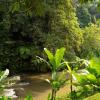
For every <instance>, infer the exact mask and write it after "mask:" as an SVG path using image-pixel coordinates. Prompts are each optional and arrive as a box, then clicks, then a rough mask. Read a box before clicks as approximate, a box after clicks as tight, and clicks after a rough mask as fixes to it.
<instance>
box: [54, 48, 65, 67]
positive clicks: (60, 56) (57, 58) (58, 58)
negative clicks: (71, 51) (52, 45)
mask: <svg viewBox="0 0 100 100" xmlns="http://www.w3.org/2000/svg"><path fill="white" fill-rule="evenodd" d="M64 52H65V48H60V49H57V51H56V54H55V62H56V66H57V67H59V65H60V63H61V61H62V60H63V56H64Z"/></svg>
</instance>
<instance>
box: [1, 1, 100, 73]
mask: <svg viewBox="0 0 100 100" xmlns="http://www.w3.org/2000/svg"><path fill="white" fill-rule="evenodd" d="M87 1H89V0H79V1H78V0H0V69H1V70H4V69H6V68H8V69H9V70H10V72H11V74H15V73H17V72H25V71H26V72H28V71H29V72H31V71H32V72H47V71H49V70H50V69H49V68H47V67H46V64H45V63H41V62H40V61H39V60H38V59H37V58H36V56H40V57H43V58H46V56H45V55H44V51H43V49H44V47H45V48H49V49H50V50H51V51H53V52H54V51H55V50H56V49H57V48H60V47H65V48H66V52H65V58H66V59H67V60H68V61H73V60H75V59H76V57H77V56H78V57H80V58H85V59H90V58H91V57H93V56H97V57H100V20H99V18H100V13H99V12H98V11H100V7H99V5H100V3H99V0H95V1H94V2H87ZM90 1H92V0H90ZM84 2H87V4H84Z"/></svg>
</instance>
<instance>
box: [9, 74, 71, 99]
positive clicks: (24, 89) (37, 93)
mask: <svg viewBox="0 0 100 100" xmlns="http://www.w3.org/2000/svg"><path fill="white" fill-rule="evenodd" d="M45 79H50V74H36V75H21V80H20V81H19V82H17V83H16V85H15V86H13V87H11V88H14V90H15V92H16V96H18V98H16V99H13V100H19V98H22V100H24V99H23V98H25V97H26V96H27V95H32V96H33V100H47V97H48V94H49V93H51V87H50V85H49V83H48V82H46V81H45ZM69 91H70V89H69V86H68V85H67V86H64V87H63V88H61V89H60V90H59V91H58V93H57V95H58V96H63V95H64V94H66V92H67V93H68V92H69Z"/></svg>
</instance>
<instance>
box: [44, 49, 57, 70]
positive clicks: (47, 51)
mask: <svg viewBox="0 0 100 100" xmlns="http://www.w3.org/2000/svg"><path fill="white" fill-rule="evenodd" d="M44 51H45V53H46V54H47V56H48V59H49V62H50V64H51V65H52V67H53V69H55V67H56V65H55V59H54V56H53V54H52V53H51V52H50V51H49V50H48V49H47V48H44Z"/></svg>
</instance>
